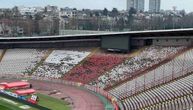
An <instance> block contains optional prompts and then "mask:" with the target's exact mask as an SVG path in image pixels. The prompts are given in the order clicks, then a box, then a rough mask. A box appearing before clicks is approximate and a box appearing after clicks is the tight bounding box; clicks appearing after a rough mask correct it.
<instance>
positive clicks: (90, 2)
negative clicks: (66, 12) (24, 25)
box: [0, 0, 193, 12]
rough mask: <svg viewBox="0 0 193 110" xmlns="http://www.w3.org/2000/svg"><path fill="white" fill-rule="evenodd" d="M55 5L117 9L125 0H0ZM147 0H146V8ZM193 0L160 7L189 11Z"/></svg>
mask: <svg viewBox="0 0 193 110" xmlns="http://www.w3.org/2000/svg"><path fill="white" fill-rule="evenodd" d="M48 4H50V5H57V6H59V7H67V6H68V7H71V8H74V7H75V8H78V9H82V8H90V9H103V8H104V7H107V8H108V9H110V10H111V9H112V8H113V7H116V8H118V9H119V10H122V9H126V0H0V8H7V7H13V6H15V5H17V6H21V5H24V6H45V5H48ZM147 4H148V0H146V10H147V8H148V7H147ZM192 4H193V0H162V1H161V9H165V10H167V9H172V7H173V6H177V9H185V10H186V11H188V12H190V11H193V6H192Z"/></svg>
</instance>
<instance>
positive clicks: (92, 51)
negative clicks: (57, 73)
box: [63, 48, 99, 78]
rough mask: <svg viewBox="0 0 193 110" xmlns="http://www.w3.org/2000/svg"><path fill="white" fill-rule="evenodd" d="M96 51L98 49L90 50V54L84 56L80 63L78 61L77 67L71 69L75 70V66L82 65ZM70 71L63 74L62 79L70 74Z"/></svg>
mask: <svg viewBox="0 0 193 110" xmlns="http://www.w3.org/2000/svg"><path fill="white" fill-rule="evenodd" d="M97 51H99V48H94V49H92V50H91V52H90V53H89V55H88V56H86V57H85V58H84V59H82V61H80V62H79V63H78V64H77V65H75V66H74V67H73V68H76V67H77V66H80V65H82V64H83V63H84V62H85V61H86V60H87V59H88V58H90V57H91V56H92V55H94V54H95V53H96V52H97ZM73 68H72V69H73ZM72 69H70V70H69V71H68V72H67V73H66V74H64V76H63V77H64V78H65V77H66V75H68V74H70V71H71V70H72Z"/></svg>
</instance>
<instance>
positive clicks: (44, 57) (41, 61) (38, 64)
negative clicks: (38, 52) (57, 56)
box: [31, 49, 53, 74]
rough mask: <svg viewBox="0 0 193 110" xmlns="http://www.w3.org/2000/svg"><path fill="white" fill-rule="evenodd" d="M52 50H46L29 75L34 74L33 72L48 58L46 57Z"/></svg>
mask: <svg viewBox="0 0 193 110" xmlns="http://www.w3.org/2000/svg"><path fill="white" fill-rule="evenodd" d="M52 51H53V49H48V51H47V52H46V54H45V55H44V56H43V57H42V59H41V60H40V62H39V63H37V65H36V66H35V67H34V69H33V70H32V72H31V74H34V72H35V71H36V70H37V69H38V67H39V66H41V65H43V62H44V61H45V60H46V59H47V58H48V56H49V55H50V54H51V53H52Z"/></svg>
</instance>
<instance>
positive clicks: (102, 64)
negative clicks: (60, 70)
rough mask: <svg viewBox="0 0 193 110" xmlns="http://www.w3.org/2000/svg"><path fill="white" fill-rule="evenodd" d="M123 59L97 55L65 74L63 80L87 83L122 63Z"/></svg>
mask: <svg viewBox="0 0 193 110" xmlns="http://www.w3.org/2000/svg"><path fill="white" fill-rule="evenodd" d="M124 60H125V57H124V56H122V55H116V54H104V53H98V54H94V55H92V56H90V57H89V58H88V59H86V60H85V61H84V62H83V63H82V64H81V65H78V66H76V67H75V68H73V69H72V70H71V71H70V72H69V74H66V75H65V77H64V79H65V80H70V81H75V82H81V83H89V82H90V81H92V80H93V79H96V78H98V77H99V76H100V75H101V74H103V73H104V72H106V71H108V70H110V69H112V68H113V67H115V66H116V65H118V64H120V63H122V62H123V61H124Z"/></svg>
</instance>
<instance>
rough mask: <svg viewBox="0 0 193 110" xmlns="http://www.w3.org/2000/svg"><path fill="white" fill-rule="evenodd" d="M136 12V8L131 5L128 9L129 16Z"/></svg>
mask: <svg viewBox="0 0 193 110" xmlns="http://www.w3.org/2000/svg"><path fill="white" fill-rule="evenodd" d="M136 13H137V10H136V9H135V8H133V7H131V8H130V9H129V16H133V14H136Z"/></svg>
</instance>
